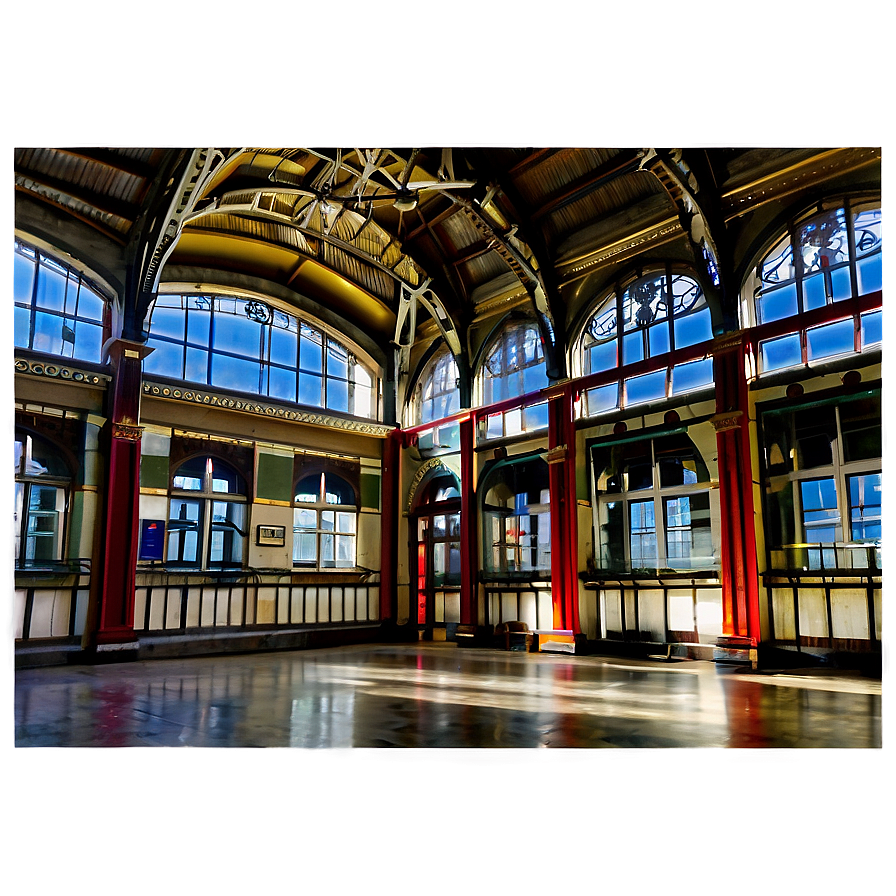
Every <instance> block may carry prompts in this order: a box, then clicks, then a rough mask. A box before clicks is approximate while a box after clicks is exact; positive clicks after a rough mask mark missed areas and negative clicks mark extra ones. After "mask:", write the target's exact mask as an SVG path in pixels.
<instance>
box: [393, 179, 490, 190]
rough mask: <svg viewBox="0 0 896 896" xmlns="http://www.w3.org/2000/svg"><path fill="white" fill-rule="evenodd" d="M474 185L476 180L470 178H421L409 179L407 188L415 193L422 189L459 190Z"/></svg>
mask: <svg viewBox="0 0 896 896" xmlns="http://www.w3.org/2000/svg"><path fill="white" fill-rule="evenodd" d="M474 186H476V181H472V180H453V181H452V180H422V181H411V183H409V184H408V187H407V188H408V190H410V192H412V193H415V192H420V191H423V190H461V189H464V188H465V187H474Z"/></svg>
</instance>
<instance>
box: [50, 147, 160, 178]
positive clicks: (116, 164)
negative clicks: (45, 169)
mask: <svg viewBox="0 0 896 896" xmlns="http://www.w3.org/2000/svg"><path fill="white" fill-rule="evenodd" d="M56 152H63V153H65V154H66V155H69V156H74V157H75V158H77V159H84V160H85V161H88V162H96V163H97V164H99V165H105V166H106V167H107V168H114V169H115V170H116V171H121V172H123V173H124V174H130V175H132V176H133V177H140V178H142V179H143V180H151V179H152V178H153V177H155V174H156V169H155V167H154V166H153V165H151V164H150V163H149V162H143V161H141V160H140V159H134V158H131V157H130V156H126V155H123V154H122V153H120V152H116V151H115V150H113V149H102V148H100V147H89V148H83V147H82V148H77V147H75V148H73V147H60V148H58V149H57V150H56Z"/></svg>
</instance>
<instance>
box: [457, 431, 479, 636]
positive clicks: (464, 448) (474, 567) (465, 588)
mask: <svg viewBox="0 0 896 896" xmlns="http://www.w3.org/2000/svg"><path fill="white" fill-rule="evenodd" d="M474 435H475V424H474V422H473V418H472V417H468V418H467V419H466V420H461V422H460V576H461V582H460V621H461V623H462V624H463V625H476V624H477V621H478V616H479V613H478V610H479V575H478V572H479V539H478V537H477V528H478V527H477V520H478V518H479V514H478V511H477V507H476V482H475V478H474V477H475V473H474V469H473V467H474V464H473V458H474V453H473V447H474Z"/></svg>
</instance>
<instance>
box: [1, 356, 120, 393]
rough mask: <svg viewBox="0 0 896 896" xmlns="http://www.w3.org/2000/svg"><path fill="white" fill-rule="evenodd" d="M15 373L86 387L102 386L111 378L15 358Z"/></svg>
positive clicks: (66, 366) (86, 371) (75, 368)
mask: <svg viewBox="0 0 896 896" xmlns="http://www.w3.org/2000/svg"><path fill="white" fill-rule="evenodd" d="M15 363H16V373H27V374H29V375H31V376H45V377H52V378H53V379H59V380H69V381H70V382H73V383H84V384H85V385H87V386H104V385H105V384H106V383H108V382H111V380H112V377H111V376H108V375H107V374H104V373H94V372H93V371H90V370H81V369H79V368H77V367H72V366H70V365H64V364H54V363H48V362H46V361H35V360H32V359H30V358H16V362H15Z"/></svg>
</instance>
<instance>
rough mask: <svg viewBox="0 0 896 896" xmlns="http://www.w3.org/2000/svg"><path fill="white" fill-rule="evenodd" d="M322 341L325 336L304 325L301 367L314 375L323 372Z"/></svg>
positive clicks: (300, 345) (300, 344)
mask: <svg viewBox="0 0 896 896" xmlns="http://www.w3.org/2000/svg"><path fill="white" fill-rule="evenodd" d="M322 340H323V335H322V334H321V333H318V332H317V330H312V329H311V328H310V327H306V326H305V325H304V324H302V331H301V338H300V340H299V367H300V368H301V369H302V370H307V371H309V372H312V373H320V372H321V371H322V370H323V353H322V352H323V349H322V348H321V342H322Z"/></svg>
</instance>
